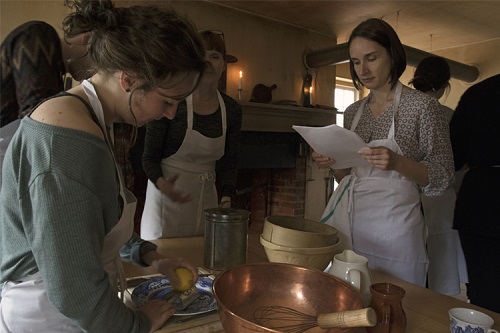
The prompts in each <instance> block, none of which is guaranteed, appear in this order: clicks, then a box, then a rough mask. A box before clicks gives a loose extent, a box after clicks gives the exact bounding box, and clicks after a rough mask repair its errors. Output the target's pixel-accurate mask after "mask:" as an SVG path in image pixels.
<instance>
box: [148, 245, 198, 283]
mask: <svg viewBox="0 0 500 333" xmlns="http://www.w3.org/2000/svg"><path fill="white" fill-rule="evenodd" d="M141 259H142V260H143V261H144V262H145V263H146V264H148V265H150V266H153V267H154V268H155V269H156V270H157V271H158V273H161V274H163V275H166V276H167V277H168V279H169V280H170V284H172V285H177V284H180V281H179V278H178V277H177V274H175V270H176V269H177V268H179V267H184V268H187V269H189V270H190V271H191V273H193V281H198V268H196V266H194V265H192V264H191V263H190V262H189V261H187V260H185V259H183V258H179V257H177V258H167V257H164V256H163V255H161V254H159V253H158V252H156V251H150V252H148V253H146V254H144V255H143V256H142V258H141Z"/></svg>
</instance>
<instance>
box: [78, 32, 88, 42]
mask: <svg viewBox="0 0 500 333" xmlns="http://www.w3.org/2000/svg"><path fill="white" fill-rule="evenodd" d="M89 40H90V32H84V33H82V34H81V36H80V42H81V44H82V45H87V44H88V43H89Z"/></svg>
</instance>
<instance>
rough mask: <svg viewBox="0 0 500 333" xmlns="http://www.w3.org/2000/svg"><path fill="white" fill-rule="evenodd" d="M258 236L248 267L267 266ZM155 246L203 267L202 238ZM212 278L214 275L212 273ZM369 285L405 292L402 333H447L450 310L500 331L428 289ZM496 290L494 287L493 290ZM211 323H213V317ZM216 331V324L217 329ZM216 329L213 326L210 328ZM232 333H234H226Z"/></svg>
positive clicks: (130, 270)
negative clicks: (404, 329) (459, 312)
mask: <svg viewBox="0 0 500 333" xmlns="http://www.w3.org/2000/svg"><path fill="white" fill-rule="evenodd" d="M259 236H260V232H257V231H254V230H250V231H249V236H248V257H247V262H248V263H257V262H268V260H267V257H266V254H265V252H264V248H263V247H262V245H261V244H260V242H259ZM154 243H155V244H157V245H158V252H160V253H162V254H163V255H166V256H182V257H184V258H186V259H188V260H190V261H191V262H192V263H193V264H195V265H197V266H199V267H203V243H204V240H203V237H193V238H175V239H162V240H156V241H154ZM124 265H125V274H126V276H127V277H129V278H131V277H137V276H144V275H150V274H155V273H157V272H155V271H154V269H152V268H140V267H137V266H133V265H130V264H126V263H125V264H124ZM212 272H213V273H214V274H217V273H218V272H214V271H212ZM371 274H372V280H373V282H374V283H375V282H391V283H394V284H397V285H398V286H400V287H402V288H404V289H405V291H406V295H405V297H404V298H403V308H404V310H405V312H406V316H407V330H406V333H445V332H449V317H448V310H449V309H451V308H453V307H466V308H471V309H476V310H479V311H482V312H484V313H486V314H488V315H489V316H491V317H492V318H493V319H494V320H495V324H494V325H493V327H492V328H494V329H497V330H500V314H499V313H496V312H493V311H489V310H486V309H484V308H481V307H478V306H475V305H472V304H468V303H466V302H464V301H462V300H459V299H457V298H454V297H451V296H446V295H443V294H440V293H437V292H435V291H432V290H430V289H426V288H422V287H420V286H417V285H414V284H412V283H408V282H405V281H402V280H400V279H397V278H394V277H392V276H389V275H387V274H384V273H382V272H378V271H371ZM496 287H497V288H498V286H496ZM212 318H215V319H213V320H217V318H216V315H215V317H212ZM218 326H219V327H220V323H219V325H218ZM201 327H202V326H199V327H198V328H196V327H192V328H188V329H185V327H184V329H185V330H182V332H186V333H187V332H192V333H195V332H196V333H197V332H200V333H208V332H214V333H224V331H221V330H217V329H216V328H209V327H208V326H203V327H204V328H201ZM212 327H217V325H212ZM214 329H215V330H214ZM167 332H173V331H172V330H171V329H168V328H167V327H164V328H162V329H160V330H158V331H157V333H167ZM226 333H236V332H226Z"/></svg>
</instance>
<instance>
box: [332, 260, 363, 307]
mask: <svg viewBox="0 0 500 333" xmlns="http://www.w3.org/2000/svg"><path fill="white" fill-rule="evenodd" d="M328 273H330V274H331V275H333V276H336V277H338V278H339V279H342V280H344V281H346V282H348V283H349V284H351V285H352V286H353V287H354V288H355V289H357V290H358V291H359V294H360V296H361V299H362V300H363V304H364V305H365V306H368V305H369V304H370V300H371V297H372V295H371V293H370V286H371V284H372V278H371V275H370V270H369V269H368V259H367V258H366V257H363V256H360V255H358V254H356V253H355V252H354V251H351V250H344V251H343V252H342V253H339V254H336V255H335V256H334V257H333V263H332V267H331V268H330V270H329V271H328Z"/></svg>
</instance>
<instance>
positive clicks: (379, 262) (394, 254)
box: [323, 82, 427, 286]
mask: <svg viewBox="0 0 500 333" xmlns="http://www.w3.org/2000/svg"><path fill="white" fill-rule="evenodd" d="M401 94H402V84H401V83H400V82H398V85H397V87H396V93H395V96H394V103H393V119H392V125H391V128H390V130H389V135H388V137H387V139H382V140H374V141H371V142H370V143H369V144H368V146H370V147H376V146H384V147H387V148H389V149H391V150H392V151H394V152H395V153H398V154H401V155H402V152H401V149H400V147H399V145H398V144H397V143H396V141H395V140H394V132H395V129H394V116H395V114H396V113H397V110H398V107H399V101H400V98H401ZM367 101H368V98H367V99H366V100H365V101H364V102H363V103H362V105H361V106H360V108H359V109H358V112H357V113H356V116H355V117H354V120H353V123H352V126H351V131H354V130H355V128H356V126H357V124H358V122H359V119H360V117H361V114H362V113H363V110H364V108H365V105H366V102H367ZM351 175H352V180H351V184H350V187H351V188H350V189H349V191H350V192H348V195H345V194H344V195H343V196H342V198H341V200H340V202H339V204H338V207H337V209H339V207H342V209H344V210H345V209H347V210H348V212H350V213H349V214H345V212H343V213H339V214H335V215H338V216H335V215H334V217H335V218H333V217H332V218H331V219H329V220H328V221H327V223H328V224H330V225H333V226H334V227H335V228H337V229H338V230H339V233H340V234H341V235H342V237H343V238H344V239H346V240H348V241H349V240H351V242H352V243H351V245H352V248H353V250H354V251H355V252H356V253H358V254H360V255H363V256H365V257H367V258H368V264H369V267H370V269H378V270H381V271H385V272H387V273H389V274H391V275H393V276H395V277H397V278H400V279H403V280H406V281H409V282H412V283H415V284H418V285H421V286H425V281H426V273H427V254H426V250H425V224H424V220H423V216H422V213H421V209H420V193H419V190H418V188H417V186H416V185H415V184H414V182H412V181H410V180H408V179H406V178H405V177H403V176H401V175H400V174H399V173H398V172H396V171H384V170H380V169H377V168H375V167H373V166H358V167H353V168H352V172H351ZM339 187H340V186H339ZM329 206H331V205H330V204H329ZM328 213H329V212H325V213H324V214H323V215H324V216H325V217H326V216H327V215H328ZM344 247H346V248H349V245H345V244H344Z"/></svg>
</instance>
